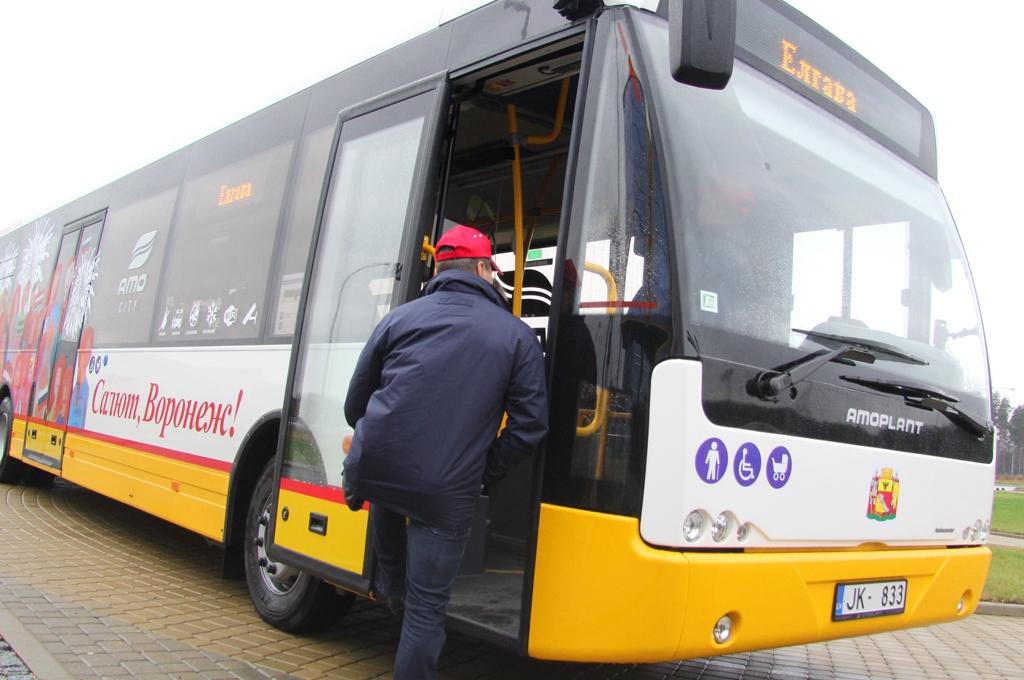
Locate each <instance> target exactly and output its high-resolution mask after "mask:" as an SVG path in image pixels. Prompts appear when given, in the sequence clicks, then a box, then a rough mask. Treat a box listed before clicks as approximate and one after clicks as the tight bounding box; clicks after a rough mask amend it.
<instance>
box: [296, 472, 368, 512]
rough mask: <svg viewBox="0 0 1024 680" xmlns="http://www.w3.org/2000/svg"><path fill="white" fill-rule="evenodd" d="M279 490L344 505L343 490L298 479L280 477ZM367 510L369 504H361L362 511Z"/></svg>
mask: <svg viewBox="0 0 1024 680" xmlns="http://www.w3.org/2000/svg"><path fill="white" fill-rule="evenodd" d="M281 488H282V489H284V490H285V491H292V492H294V493H300V494H302V495H303V496H311V497H312V498H319V499H321V500H325V501H331V502H332V503H340V504H341V505H344V504H345V490H344V489H342V488H340V487H337V486H320V485H319V484H310V483H309V482H302V481H299V480H298V479H290V478H288V477H282V478H281ZM369 509H370V504H369V503H368V502H367V503H363V510H369Z"/></svg>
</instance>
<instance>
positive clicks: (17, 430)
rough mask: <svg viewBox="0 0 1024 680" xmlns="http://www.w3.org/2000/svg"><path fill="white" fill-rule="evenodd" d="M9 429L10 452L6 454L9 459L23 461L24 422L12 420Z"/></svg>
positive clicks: (22, 420)
mask: <svg viewBox="0 0 1024 680" xmlns="http://www.w3.org/2000/svg"><path fill="white" fill-rule="evenodd" d="M12 423H13V425H12V427H11V450H10V451H9V452H8V453H9V455H10V456H11V458H16V459H18V460H24V458H25V454H24V451H25V420H24V419H23V418H14V419H13V420H12Z"/></svg>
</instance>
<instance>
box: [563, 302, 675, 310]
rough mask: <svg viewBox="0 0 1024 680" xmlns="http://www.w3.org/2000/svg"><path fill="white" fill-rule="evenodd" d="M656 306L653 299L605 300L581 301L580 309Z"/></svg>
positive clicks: (650, 307)
mask: <svg viewBox="0 0 1024 680" xmlns="http://www.w3.org/2000/svg"><path fill="white" fill-rule="evenodd" d="M657 306H658V303H657V302H654V301H653V300H634V301H629V300H605V301H604V302H581V303H580V309H603V308H607V307H614V308H616V309H654V308H655V307H657Z"/></svg>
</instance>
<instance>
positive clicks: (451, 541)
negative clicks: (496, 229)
mask: <svg viewBox="0 0 1024 680" xmlns="http://www.w3.org/2000/svg"><path fill="white" fill-rule="evenodd" d="M435 259H436V261H437V276H435V277H434V279H432V280H431V281H430V283H429V284H427V287H426V290H425V291H424V295H423V296H421V297H420V298H419V299H417V300H414V301H412V302H409V303H408V304H405V305H402V306H400V307H398V308H396V309H395V310H393V311H392V312H391V313H390V314H388V315H387V316H386V317H385V318H384V319H383V320H382V321H381V322H380V324H379V325H378V326H377V327H376V329H374V331H373V334H372V335H371V336H370V339H369V341H368V342H367V344H366V346H365V347H364V348H363V352H362V354H361V355H360V357H359V361H358V363H357V364H356V369H355V373H354V375H353V377H352V382H351V383H350V385H349V390H348V396H347V398H346V399H345V418H346V419H347V420H348V422H349V424H350V425H352V426H353V427H354V428H355V434H354V435H353V438H352V446H351V449H350V452H349V454H348V457H346V459H345V462H344V467H345V474H344V487H345V494H346V497H347V498H348V499H349V500H350V501H351V502H350V503H349V507H355V508H358V507H359V506H361V505H362V501H363V499H366V500H369V501H370V502H371V503H372V504H373V507H372V512H371V514H370V524H371V531H372V532H373V537H374V542H375V548H376V551H377V557H378V560H379V565H380V569H379V570H378V574H377V581H376V586H377V591H378V593H379V594H380V595H381V596H382V597H383V598H386V600H387V602H388V606H389V607H391V608H392V611H396V610H397V609H398V608H399V606H401V605H400V603H401V602H402V600H403V599H404V606H405V615H404V620H403V623H402V637H401V641H400V642H399V645H398V653H397V655H396V658H395V678H398V679H399V680H404V679H407V678H415V679H417V680H418V679H420V678H432V677H435V675H436V672H437V659H438V657H439V656H440V653H441V647H442V646H443V645H444V640H445V633H444V624H445V616H446V611H447V607H448V601H449V599H450V598H451V592H452V588H453V586H454V585H455V577H456V575H457V574H458V570H459V564H460V563H461V561H462V554H463V552H464V550H465V547H466V540H467V539H468V537H469V528H470V524H471V522H472V519H473V513H474V509H475V506H476V499H477V497H478V496H479V495H480V488H481V484H482V483H483V484H489V483H491V482H493V481H496V480H498V479H500V478H501V477H502V476H503V475H504V474H505V472H506V471H507V470H508V468H509V467H510V466H512V465H514V464H515V463H516V462H518V461H520V460H522V459H524V458H526V457H527V456H529V455H530V454H531V453H533V451H534V450H536V448H537V447H538V445H539V444H540V442H541V440H542V439H543V438H544V434H545V432H546V431H547V395H546V388H545V378H544V359H543V355H542V353H541V348H540V344H539V343H538V342H537V338H536V336H535V335H534V333H533V331H532V330H531V329H530V328H529V327H528V326H527V325H526V324H525V323H523V322H522V321H520V320H519V319H517V318H515V317H514V316H512V314H511V313H510V312H509V310H508V305H507V303H506V302H505V299H504V297H503V296H502V295H501V294H500V293H498V291H497V290H495V289H494V287H493V286H492V285H491V279H492V271H493V270H495V269H496V267H495V266H494V262H493V261H492V260H491V244H490V241H489V240H488V239H487V237H486V236H485V235H484V234H482V233H480V232H479V231H477V230H476V229H472V228H470V227H464V226H461V225H460V226H456V227H453V228H452V229H450V230H449V231H447V232H446V233H445V234H444V236H442V237H441V239H440V241H438V244H437V253H436V255H435ZM503 412H504V413H507V414H508V422H507V424H506V426H505V428H504V429H503V430H502V431H501V434H500V436H498V437H497V438H495V436H496V435H497V434H498V428H499V426H500V425H501V422H502V413H503ZM406 518H408V522H407V521H406Z"/></svg>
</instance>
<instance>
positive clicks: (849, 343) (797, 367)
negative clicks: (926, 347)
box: [753, 328, 928, 399]
mask: <svg viewBox="0 0 1024 680" xmlns="http://www.w3.org/2000/svg"><path fill="white" fill-rule="evenodd" d="M790 330H792V331H793V332H794V333H802V334H803V335H806V336H808V337H810V338H814V339H816V340H830V341H832V342H837V343H839V346H838V347H836V348H834V349H832V350H820V351H817V352H812V353H811V354H808V355H807V356H805V357H802V358H800V359H797V360H796V361H794V362H792V363H790V364H786V365H784V366H780V367H779V368H776V369H774V370H770V371H762V372H761V373H759V374H758V375H757V377H755V378H754V383H753V387H754V393H755V394H756V395H757V396H758V397H761V398H762V399H774V398H775V397H777V396H778V395H780V394H782V393H783V392H785V391H786V390H788V389H791V388H793V387H794V386H795V385H796V384H797V383H799V382H801V381H803V380H806V379H807V377H808V376H810V375H811V374H812V373H814V372H815V371H817V370H818V369H819V368H821V367H822V366H824V365H825V364H827V363H828V362H830V361H836V362H838V363H841V364H846V365H847V366H853V365H854V364H855V363H856V362H860V363H864V364H873V363H875V359H877V358H880V357H879V355H882V356H884V357H887V358H890V359H894V360H896V361H901V362H906V363H912V364H920V365H922V366H927V365H928V362H927V361H922V360H921V359H918V358H917V357H915V356H912V355H910V354H907V353H906V352H904V351H903V350H901V349H899V348H897V347H894V346H892V345H889V344H887V343H884V342H878V341H876V340H867V339H864V338H855V337H852V336H845V335H832V334H831V333H819V332H817V331H804V330H800V329H799V328H792V329H790Z"/></svg>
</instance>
